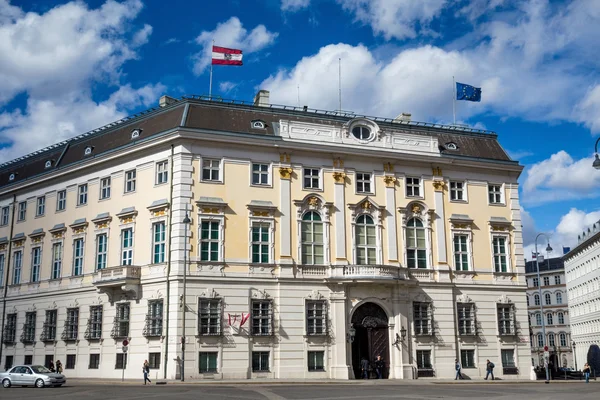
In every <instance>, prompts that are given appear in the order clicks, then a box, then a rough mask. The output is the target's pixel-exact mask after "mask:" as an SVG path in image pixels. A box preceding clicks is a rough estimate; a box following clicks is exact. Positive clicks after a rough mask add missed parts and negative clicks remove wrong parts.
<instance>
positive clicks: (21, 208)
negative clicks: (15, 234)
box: [17, 201, 27, 221]
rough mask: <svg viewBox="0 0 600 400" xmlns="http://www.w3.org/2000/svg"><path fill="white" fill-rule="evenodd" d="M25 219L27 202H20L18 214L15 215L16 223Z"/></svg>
mask: <svg viewBox="0 0 600 400" xmlns="http://www.w3.org/2000/svg"><path fill="white" fill-rule="evenodd" d="M25 218H27V202H26V201H22V202H20V203H19V213H18V215H17V221H25Z"/></svg>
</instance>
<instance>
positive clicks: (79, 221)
mask: <svg viewBox="0 0 600 400" xmlns="http://www.w3.org/2000/svg"><path fill="white" fill-rule="evenodd" d="M85 223H87V220H86V219H85V218H79V219H76V220H75V221H73V223H72V224H71V225H83V224H85Z"/></svg>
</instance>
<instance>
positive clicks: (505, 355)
mask: <svg viewBox="0 0 600 400" xmlns="http://www.w3.org/2000/svg"><path fill="white" fill-rule="evenodd" d="M501 356H502V367H503V368H511V367H512V368H514V367H515V351H514V350H513V349H502V350H501Z"/></svg>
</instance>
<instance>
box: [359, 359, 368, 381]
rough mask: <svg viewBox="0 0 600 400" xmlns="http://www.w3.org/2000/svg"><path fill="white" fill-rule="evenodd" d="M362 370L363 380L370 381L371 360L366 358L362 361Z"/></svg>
mask: <svg viewBox="0 0 600 400" xmlns="http://www.w3.org/2000/svg"><path fill="white" fill-rule="evenodd" d="M360 370H361V371H362V378H363V379H369V360H367V359H366V358H364V357H363V358H362V360H360Z"/></svg>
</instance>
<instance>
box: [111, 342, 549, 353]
mask: <svg viewBox="0 0 600 400" xmlns="http://www.w3.org/2000/svg"><path fill="white" fill-rule="evenodd" d="M128 344H129V340H127V339H125V340H123V346H127V345H128ZM545 350H548V347H546V348H545Z"/></svg>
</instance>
